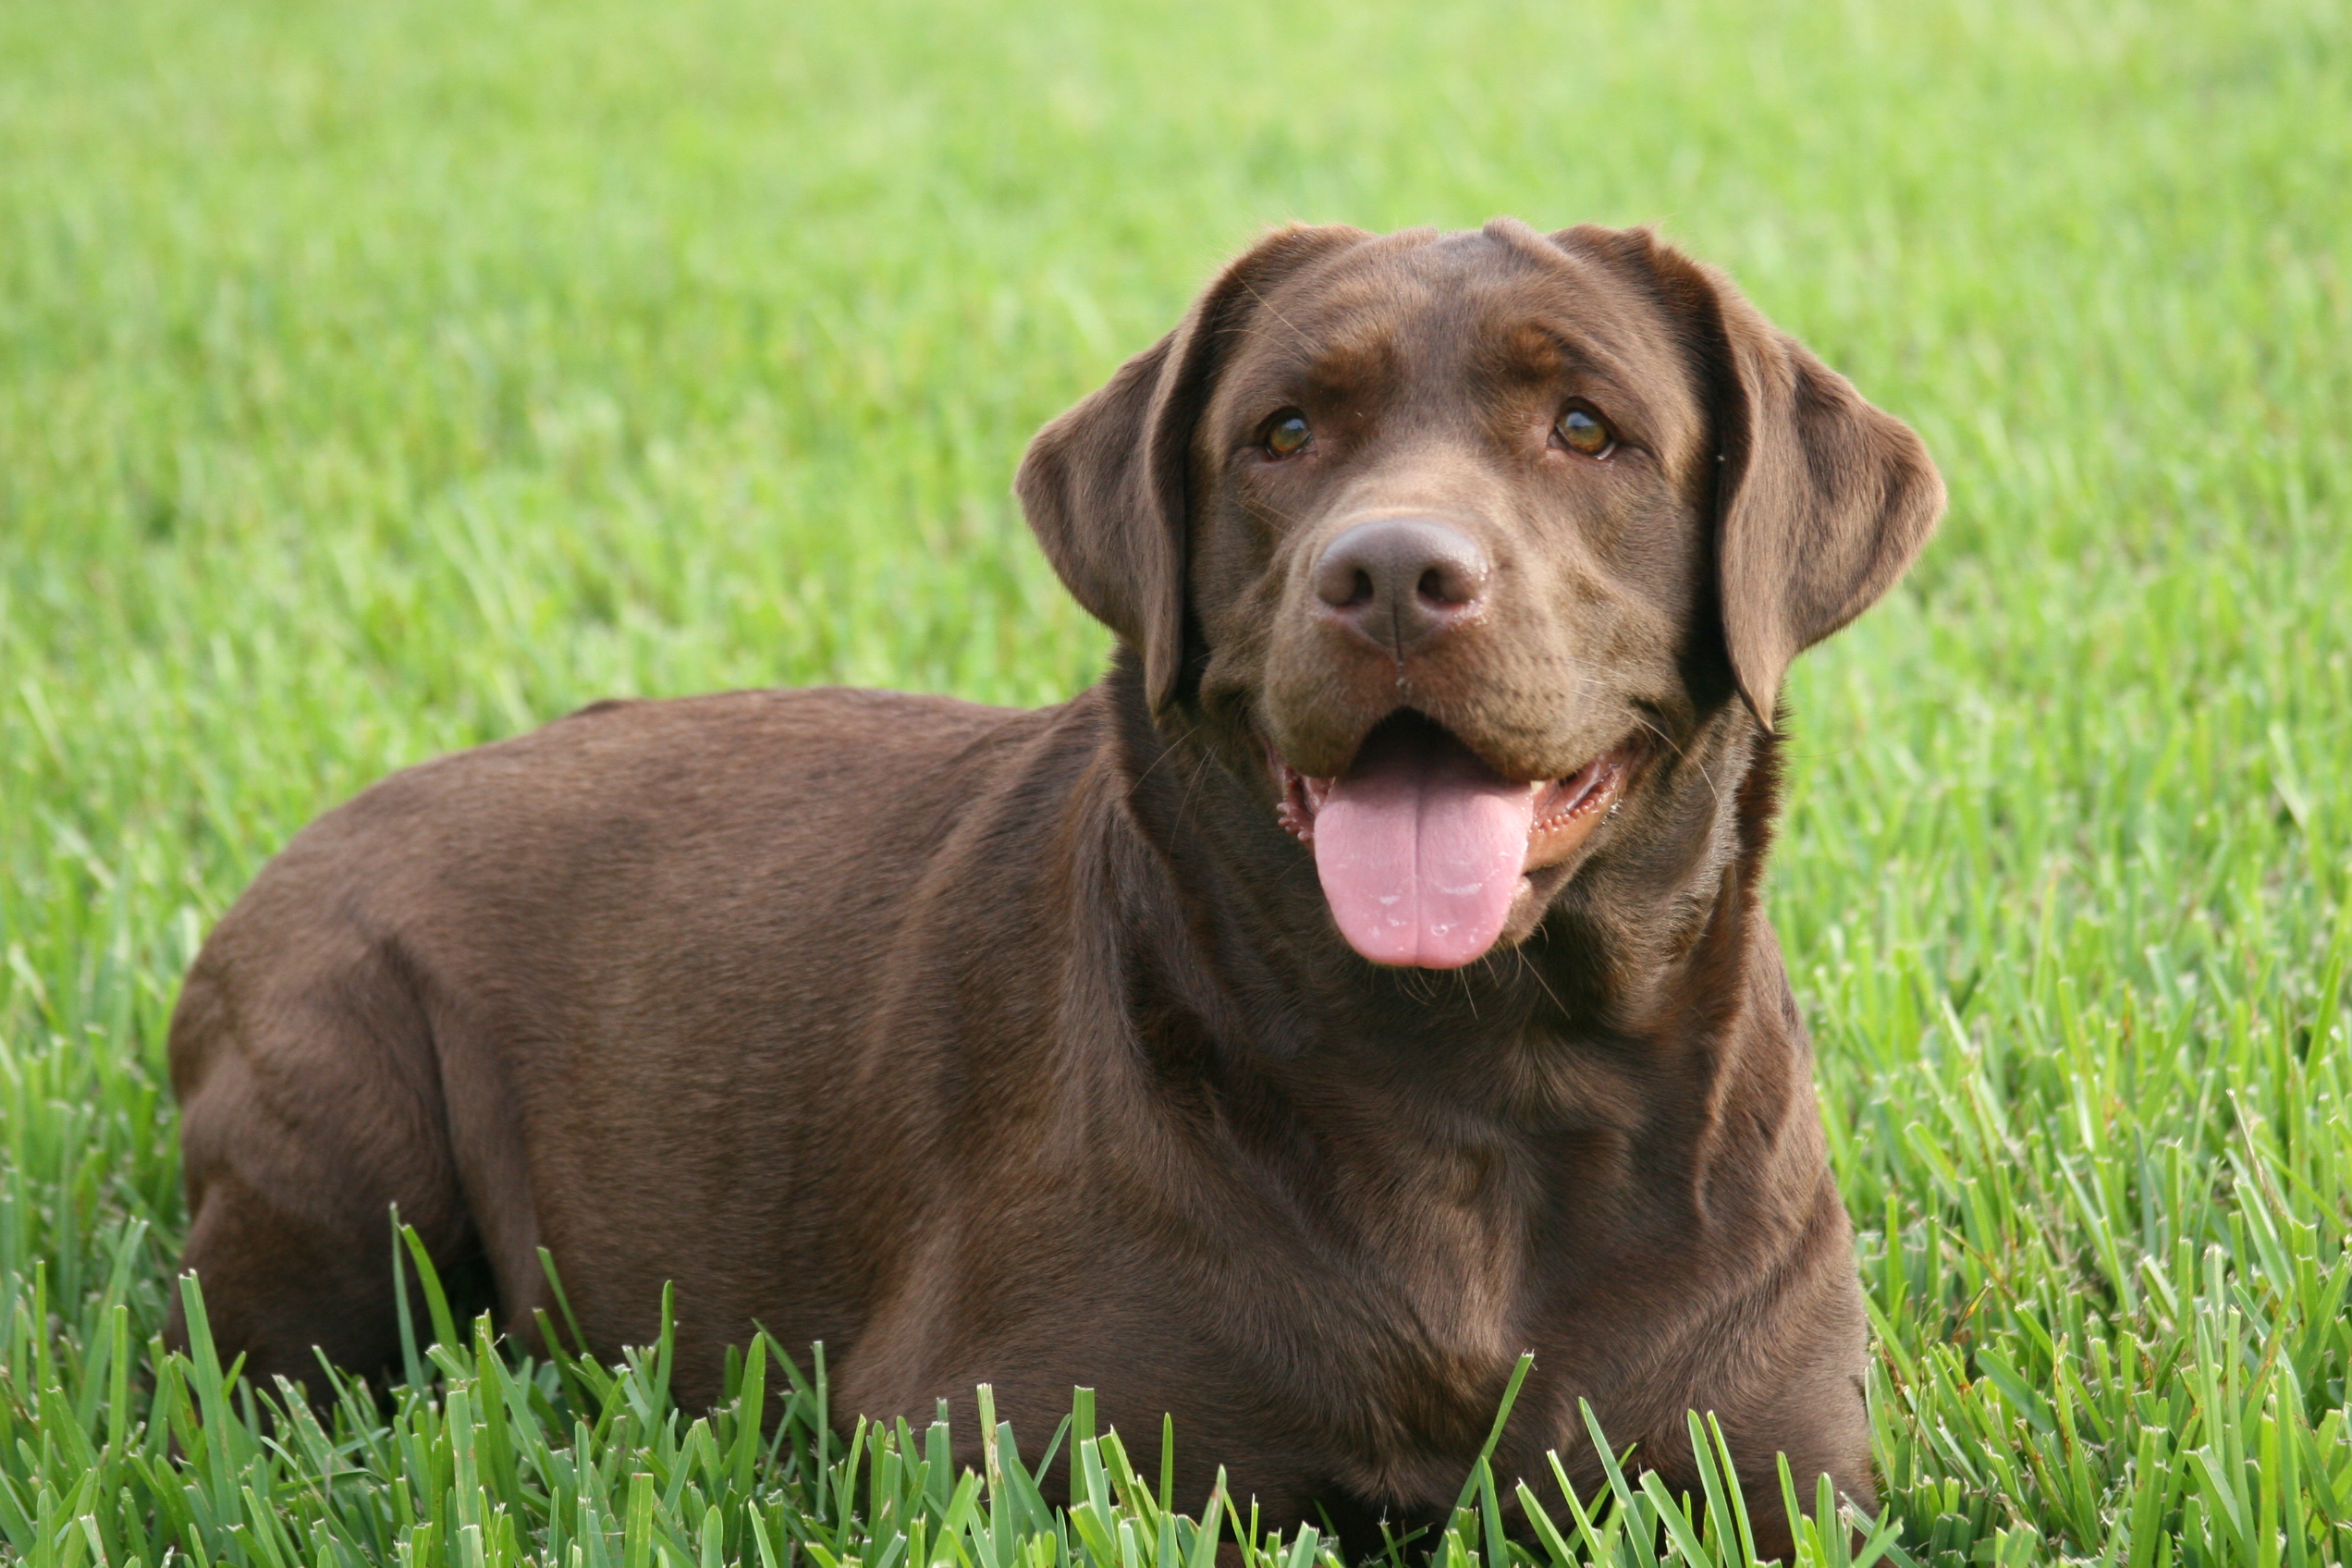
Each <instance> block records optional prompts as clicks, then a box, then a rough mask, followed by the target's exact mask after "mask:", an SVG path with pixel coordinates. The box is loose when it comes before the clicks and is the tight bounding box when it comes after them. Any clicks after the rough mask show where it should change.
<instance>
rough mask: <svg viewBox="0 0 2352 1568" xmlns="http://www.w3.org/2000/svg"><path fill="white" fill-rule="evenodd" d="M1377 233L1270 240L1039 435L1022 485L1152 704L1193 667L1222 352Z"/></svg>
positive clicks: (1052, 555) (1033, 522) (1043, 532)
mask: <svg viewBox="0 0 2352 1568" xmlns="http://www.w3.org/2000/svg"><path fill="white" fill-rule="evenodd" d="M1366 238H1368V236H1366V234H1365V233H1364V231H1363V230H1361V229H1355V228H1344V227H1336V226H1334V227H1292V228H1285V229H1280V230H1278V231H1276V232H1275V233H1273V234H1271V235H1269V236H1268V237H1267V238H1266V239H1263V240H1261V241H1260V242H1259V243H1258V245H1257V246H1256V249H1254V250H1252V251H1249V252H1248V253H1247V254H1246V255H1244V256H1243V257H1242V258H1241V259H1240V260H1239V261H1236V262H1234V263H1232V264H1231V265H1230V266H1228V267H1227V268H1226V269H1225V271H1224V273H1223V274H1222V275H1221V276H1219V278H1218V279H1217V281H1216V282H1215V283H1212V284H1211V285H1209V287H1208V288H1207V292H1205V293H1203V294H1202V295H1201V297H1200V298H1199V299H1198V300H1195V301H1194V303H1193V308H1192V309H1191V310H1190V311H1188V312H1185V316H1184V319H1183V321H1182V323H1180V324H1179V325H1177V328H1176V330H1175V331H1173V332H1171V333H1170V334H1169V335H1168V336H1167V337H1163V338H1161V339H1160V340H1159V341H1158V342H1157V343H1155V344H1153V345H1152V346H1151V347H1150V348H1148V349H1145V350H1144V351H1143V352H1142V353H1140V354H1138V355H1136V356H1135V357H1134V358H1133V359H1132V360H1129V361H1127V362H1126V363H1125V364H1123V365H1121V366H1120V367H1119V372H1118V374H1115V375H1113V376H1112V377H1111V378H1110V381H1109V384H1108V385H1107V386H1104V387H1103V388H1102V389H1101V390H1100V391H1097V392H1096V393H1094V394H1092V395H1091V396H1089V397H1087V398H1085V399H1084V401H1082V402H1081V403H1079V404H1078V406H1077V407H1076V408H1073V409H1072V410H1070V411H1069V412H1068V413H1065V414H1063V415H1062V416H1061V417H1060V419H1057V420H1055V421H1054V422H1053V423H1050V424H1048V425H1047V426H1046V427H1045V429H1043V430H1041V431H1039V432H1038V433H1037V435H1036V438H1035V440H1033V441H1031V442H1030V443H1029V450H1028V453H1027V454H1026V455H1025V456H1023V458H1022V459H1021V472H1019V474H1018V475H1016V476H1015V478H1014V480H1013V490H1014V493H1015V494H1017V495H1018V496H1020V497H1021V509H1022V511H1023V513H1025V514H1026V515H1027V516H1028V519H1029V526H1030V528H1031V529H1032V530H1034V531H1035V533H1036V535H1037V541H1038V543H1039V544H1041V545H1044V546H1045V550H1046V558H1047V560H1049V561H1051V562H1052V563H1053V569H1054V571H1055V572H1056V574H1058V575H1059V576H1060V578H1061V581H1062V583H1063V585H1064V586H1066V587H1067V588H1068V589H1069V590H1070V592H1071V594H1072V596H1073V597H1075V598H1076V599H1077V601H1078V602H1079V603H1080V604H1081V605H1083V606H1085V608H1086V612H1087V613H1088V614H1089V615H1092V616H1093V617H1094V618H1095V619H1096V620H1099V621H1101V622H1102V623H1103V624H1104V625H1105V626H1108V627H1109V628H1110V629H1111V630H1112V631H1115V632H1117V633H1118V634H1119V636H1120V638H1121V641H1123V642H1125V643H1127V644H1128V645H1129V646H1130V647H1132V648H1133V649H1134V650H1135V651H1136V652H1138V653H1139V654H1141V655H1143V660H1144V690H1145V695H1146V697H1147V698H1148V699H1149V701H1150V703H1151V706H1152V711H1153V712H1155V713H1157V712H1158V711H1159V710H1160V709H1161V708H1163V707H1165V706H1167V704H1168V703H1169V702H1170V699H1171V698H1173V697H1174V695H1175V693H1176V688H1177V684H1178V680H1179V679H1180V677H1181V676H1182V672H1183V668H1184V619H1185V618H1184V576H1185V555H1186V552H1185V531H1186V523H1187V521H1188V518H1189V512H1188V507H1189V497H1188V496H1187V495H1186V489H1187V484H1186V477H1187V475H1186V471H1187V470H1188V469H1189V467H1190V466H1191V456H1192V443H1193V426H1194V423H1196V422H1197V421H1198V420H1199V418H1200V414H1201V410H1202V409H1204V408H1205V407H1207V402H1208V396H1209V392H1210V389H1211V388H1212V387H1213V386H1215V384H1216V378H1217V372H1218V369H1219V364H1220V363H1221V361H1222V358H1223V354H1224V350H1225V349H1226V348H1227V346H1228V345H1229V344H1230V343H1231V341H1232V338H1233V335H1234V334H1235V333H1236V332H1238V331H1239V330H1240V329H1241V327H1242V326H1243V325H1244V324H1245V323H1246V322H1247V321H1248V319H1249V317H1250V315H1251V314H1252V313H1253V312H1255V311H1256V308H1257V304H1258V300H1259V299H1260V297H1261V296H1262V295H1263V294H1264V293H1265V292H1266V290H1267V289H1268V288H1271V287H1272V286H1273V285H1274V284H1276V283H1278V282H1279V281H1280V279H1281V278H1282V277H1283V276H1285V275H1287V274H1289V273H1291V272H1293V271H1295V270H1296V269H1297V268H1299V267H1300V266H1302V265H1304V264H1305V263H1307V262H1309V261H1312V260H1314V259H1315V258H1317V257H1318V256H1322V255H1326V254H1329V253H1330V252H1333V251H1339V250H1342V249H1345V248H1346V247H1348V246H1350V245H1354V244H1355V243H1356V242H1357V241H1359V240H1362V239H1366Z"/></svg>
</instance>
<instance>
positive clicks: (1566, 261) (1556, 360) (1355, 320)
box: [1231, 230, 1677, 386]
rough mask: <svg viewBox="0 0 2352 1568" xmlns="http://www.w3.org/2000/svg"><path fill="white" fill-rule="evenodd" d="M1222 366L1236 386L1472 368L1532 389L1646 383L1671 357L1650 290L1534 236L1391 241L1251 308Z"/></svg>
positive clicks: (1283, 285)
mask: <svg viewBox="0 0 2352 1568" xmlns="http://www.w3.org/2000/svg"><path fill="white" fill-rule="evenodd" d="M1256 306H1257V308H1256V310H1255V311H1254V312H1252V313H1251V316H1250V318H1249V322H1248V325H1247V326H1246V327H1245V329H1244V331H1243V343H1242V344H1241V345H1240V346H1239V347H1238V349H1237V351H1236V352H1235V355H1234V357H1233V360H1232V361H1231V363H1232V364H1233V365H1234V368H1235V369H1236V370H1238V371H1241V372H1242V373H1243V376H1244V378H1252V377H1266V378H1271V379H1278V380H1285V381H1296V382H1304V383H1308V384H1316V385H1327V386H1347V385H1351V384H1356V383H1360V382H1362V381H1363V380H1365V379H1366V378H1368V377H1371V376H1373V375H1378V374H1390V375H1393V374H1399V373H1402V372H1405V371H1407V370H1409V369H1411V368H1415V367H1419V368H1433V367H1435V366H1436V365H1439V364H1441V363H1458V362H1461V361H1464V360H1465V359H1467V360H1475V361H1477V362H1479V363H1480V365H1481V368H1482V369H1485V370H1488V371H1489V372H1496V373H1501V374H1505V375H1509V374H1513V373H1517V374H1526V375H1530V376H1537V377H1543V376H1549V375H1550V374H1556V373H1557V372H1558V371H1559V370H1560V369H1561V368H1562V366H1563V364H1565V363H1567V362H1572V361H1584V362H1586V363H1589V364H1593V365H1595V366H1596V367H1598V368H1600V369H1603V370H1605V371H1607V372H1610V373H1611V374H1613V375H1615V376H1618V377H1623V378H1625V379H1629V380H1631V379H1651V378H1654V377H1655V376H1657V375H1658V374H1660V372H1662V371H1668V370H1669V369H1670V368H1671V365H1672V361H1675V360H1676V358H1677V353H1676V339H1675V335H1674V333H1673V330H1672V325H1671V323H1670V322H1669V321H1668V320H1667V317H1666V314H1665V312H1664V311H1663V310H1662V309H1661V307H1660V305H1659V303H1658V301H1657V300H1656V299H1655V298H1654V297H1653V296H1652V295H1651V294H1650V293H1649V291H1648V290H1646V289H1643V288H1638V287H1636V286H1635V284H1634V283H1632V282H1631V281H1629V280H1628V279H1627V278H1626V277H1625V276H1623V275H1622V274H1621V273H1619V272H1617V271H1616V270H1614V269H1613V268H1611V267H1610V266H1609V265H1607V264H1606V263H1602V262H1600V261H1599V260H1596V259H1594V258H1592V257H1588V256H1585V255H1580V254H1577V253H1575V252H1574V251H1568V250H1564V249H1562V247H1560V246H1557V245H1554V244H1553V243H1551V242H1550V240H1548V239H1543V238H1542V237H1541V236H1538V235H1534V234H1532V233H1530V234H1528V235H1526V236H1524V237H1521V236H1516V235H1508V234H1503V235H1499V234H1497V233H1495V232H1493V231H1492V230H1469V231H1465V232H1462V233H1455V234H1444V235H1430V234H1427V232H1426V231H1425V232H1423V233H1419V234H1402V235H1390V236H1387V237H1385V238H1384V239H1377V240H1373V241H1371V242H1369V243H1367V244H1365V245H1361V246H1357V247H1354V248H1353V249H1351V250H1349V251H1344V252H1342V253H1341V254H1339V255H1337V256H1333V257H1331V258H1329V260H1327V261H1325V262H1324V263H1321V264H1320V265H1317V266H1311V267H1308V268H1305V269H1302V270H1301V271H1300V272H1298V273H1296V274H1294V275H1292V276H1289V277H1286V278H1284V279H1282V280H1281V281H1280V283H1279V284H1278V285H1276V286H1275V287H1273V288H1269V289H1268V290H1266V291H1265V292H1264V293H1263V294H1261V295H1259V296H1258V297H1257V299H1256Z"/></svg>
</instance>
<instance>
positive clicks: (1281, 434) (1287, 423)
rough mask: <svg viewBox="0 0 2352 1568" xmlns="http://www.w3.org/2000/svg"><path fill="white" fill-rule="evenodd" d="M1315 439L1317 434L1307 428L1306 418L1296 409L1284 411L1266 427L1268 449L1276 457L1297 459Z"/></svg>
mask: <svg viewBox="0 0 2352 1568" xmlns="http://www.w3.org/2000/svg"><path fill="white" fill-rule="evenodd" d="M1314 439H1315V433H1314V432H1313V431H1311V430H1309V429H1307V428H1306V416H1305V414H1303V413H1301V412H1299V411H1298V410H1296V409H1285V410H1282V411H1281V412H1280V413H1279V414H1276V415H1275V416H1274V419H1273V422H1272V423H1269V424H1268V425H1267V427H1266V437H1265V445H1266V449H1267V451H1268V453H1270V454H1271V455H1273V456H1274V457H1278V458H1293V457H1296V456H1297V455H1298V454H1299V453H1301V452H1304V451H1305V450H1306V444H1307V443H1308V442H1309V441H1312V440H1314Z"/></svg>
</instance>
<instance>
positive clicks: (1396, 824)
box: [1315, 728, 1536, 969]
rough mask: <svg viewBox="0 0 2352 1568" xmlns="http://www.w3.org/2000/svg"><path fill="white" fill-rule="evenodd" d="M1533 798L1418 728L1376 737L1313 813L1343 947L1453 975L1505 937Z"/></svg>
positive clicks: (1454, 744) (1319, 866) (1460, 748)
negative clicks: (1504, 924)
mask: <svg viewBox="0 0 2352 1568" xmlns="http://www.w3.org/2000/svg"><path fill="white" fill-rule="evenodd" d="M1535 811H1536V791H1535V790H1533V789H1532V788H1530V787H1529V786H1527V785H1525V784H1513V783H1510V782H1508V781H1506V780H1505V779H1503V778H1500V777H1498V776H1497V775H1496V774H1494V773H1493V772H1492V771H1490V770H1489V769H1488V767H1487V766H1486V765H1485V764H1483V763H1481V762H1480V761H1478V759H1477V758H1476V757H1475V756H1473V755H1472V754H1471V753H1470V750H1469V748H1467V747H1466V746H1464V745H1462V744H1461V743H1460V742H1459V741H1454V740H1452V738H1451V737H1450V736H1445V735H1443V734H1442V733H1440V732H1436V731H1433V730H1431V729H1418V728H1415V729H1403V728H1399V729H1383V730H1379V731H1376V732H1375V733H1374V734H1373V735H1372V736H1371V737H1370V738H1369V739H1367V740H1366V741H1365V745H1364V750H1363V752H1362V753H1360V754H1359V755H1358V756H1357V757H1356V759H1355V765H1354V766H1353V767H1351V768H1350V769H1349V770H1348V772H1347V775H1346V777H1344V778H1338V779H1334V780H1333V781H1332V784H1331V792H1330V793H1329V795H1327V796H1326V797H1324V801H1323V807H1322V809H1321V810H1320V811H1318V812H1317V813H1316V815H1315V869H1316V870H1317V872H1318V873H1320V874H1321V876H1322V878H1323V896H1324V897H1325V898H1326V899H1328V900H1330V904H1331V915H1332V918H1334V919H1336V920H1337V921H1338V922H1339V923H1340V932H1341V935H1342V936H1344V937H1347V939H1348V945H1349V946H1350V947H1352V948H1354V949H1355V950H1356V951H1357V952H1360V953H1362V954H1363V955H1364V956H1365V957H1366V958H1368V959H1370V960H1371V961H1372V962H1375V963H1390V964H1411V965H1415V966H1418V967H1420V968H1423V969H1459V968H1460V967H1461V966H1462V965H1464V964H1465V963H1468V962H1471V961H1472V960H1474V959H1476V958H1478V957H1479V956H1481V955H1482V954H1484V953H1485V952H1486V951H1487V949H1489V948H1491V947H1493V946H1494V944H1495V938H1496V937H1499V936H1501V933H1502V923H1503V921H1504V919H1505V918H1506V917H1507V916H1509V914H1510V913H1511V900H1512V897H1513V895H1514V894H1515V893H1517V892H1518V890H1519V868H1520V866H1521V865H1522V864H1524V863H1525V860H1526V856H1527V832H1528V829H1529V827H1531V826H1532V825H1533V823H1534V820H1535Z"/></svg>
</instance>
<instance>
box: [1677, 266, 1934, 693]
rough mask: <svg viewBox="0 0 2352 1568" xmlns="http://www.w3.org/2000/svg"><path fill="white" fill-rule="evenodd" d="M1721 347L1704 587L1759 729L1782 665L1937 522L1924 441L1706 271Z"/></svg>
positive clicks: (1865, 599) (1874, 586) (1897, 573)
mask: <svg viewBox="0 0 2352 1568" xmlns="http://www.w3.org/2000/svg"><path fill="white" fill-rule="evenodd" d="M1705 271H1706V272H1708V273H1710V274H1712V276H1709V282H1710V283H1712V284H1713V285H1714V288H1715V297H1716V304H1717V308H1718V310H1719V312H1720V319H1721V323H1722V330H1723V337H1724V358H1725V361H1726V362H1725V366H1724V373H1723V374H1722V376H1721V381H1720V382H1719V386H1720V387H1721V394H1720V401H1719V403H1718V405H1717V414H1716V427H1715V428H1716V438H1717V440H1718V441H1719V442H1720V443H1721V452H1722V459H1721V470H1722V473H1721V481H1720V483H1719V487H1718V489H1717V492H1716V496H1717V499H1716V504H1715V582H1716V591H1717V593H1718V594H1719V595H1720V597H1721V602H1722V609H1723V641H1724V643H1725V645H1726V646H1728V647H1729V648H1730V650H1731V655H1732V673H1733V677H1734V678H1735V679H1737V680H1738V681H1739V689H1740V695H1741V696H1742V697H1745V698H1746V700H1747V705H1748V709H1749V711H1750V712H1752V713H1754V714H1755V715H1756V717H1757V719H1758V722H1760V723H1761V724H1762V725H1763V726H1764V728H1765V729H1771V728H1772V712H1773V707H1774V705H1775V704H1776V703H1777V702H1778V700H1779V697H1780V691H1781V677H1782V673H1783V672H1785V671H1786V670H1787V668H1788V665H1789V661H1790V660H1791V659H1793V658H1795V656H1796V655H1799V654H1801V653H1803V652H1804V651H1805V650H1806V649H1807V648H1809V647H1811V646H1812V645H1813V644H1814V643H1819V641H1821V639H1823V638H1824V637H1827V636H1829V635H1830V634H1831V632H1833V631H1837V630H1838V629H1839V628H1841V627H1843V626H1844V625H1845V624H1846V623H1847V622H1848V621H1850V620H1852V619H1854V618H1855V617H1856V616H1857V615H1860V614H1861V613H1862V612H1863V611H1864V610H1866V609H1868V608H1869V607H1870V606H1872V605H1873V604H1876V603H1877V602H1878V599H1879V596H1880V594H1884V593H1885V592H1886V591H1887V590H1888V589H1889V588H1892V587H1893V586H1894V582H1895V579H1896V578H1899V577H1901V576H1902V575H1903V573H1904V572H1905V570H1907V569H1908V568H1909V567H1910V565H1911V563H1912V562H1913V561H1914V560H1916V559H1917V558H1918V554H1919V547H1920V546H1921V545H1925V544H1926V543H1927V542H1928V534H1929V533H1930V532H1932V531H1933V530H1934V528H1935V524H1936V519H1937V518H1939V517H1941V516H1942V513H1943V480H1942V477H1941V476H1940V475H1938V474H1937V472H1936V470H1935V464H1934V462H1933V461H1931V460H1930V459H1929V457H1928V448H1927V444H1926V443H1925V442H1923V441H1921V440H1920V439H1919V437H1918V435H1917V434H1916V433H1915V432H1914V431H1913V430H1912V429H1911V427H1910V426H1909V425H1907V424H1905V423H1903V422H1902V421H1901V420H1899V419H1896V418H1895V417H1894V416H1893V414H1889V413H1885V412H1882V411H1880V410H1878V409H1874V408H1872V407H1871V406H1870V405H1869V404H1868V403H1866V402H1864V401H1863V400H1862V395H1861V394H1860V393H1858V392H1856V391H1855V389H1854V386H1853V384H1852V383H1850V382H1848V381H1847V380H1846V379H1845V377H1844V376H1842V375H1840V374H1837V372H1835V371H1833V370H1831V369H1830V368H1829V366H1827V365H1825V364H1823V363H1822V362H1821V361H1819V360H1817V359H1815V358H1814V357H1813V355H1812V352H1811V351H1810V350H1809V349H1807V348H1806V347H1805V346H1804V345H1803V344H1802V343H1799V342H1798V341H1797V340H1796V339H1795V338H1794V337H1790V336H1788V334H1786V333H1784V332H1780V331H1776V330H1774V328H1773V327H1772V325H1771V324H1770V323H1769V322H1767V321H1766V320H1765V319H1764V318H1763V316H1761V315H1760V314H1758V312H1757V310H1756V307H1755V306H1753V305H1750V304H1749V303H1748V302H1747V301H1746V300H1744V299H1742V298H1741V297H1740V294H1739V292H1738V290H1737V289H1735V288H1733V287H1732V283H1731V280H1730V279H1729V278H1727V277H1724V276H1722V275H1721V274H1720V273H1714V272H1713V269H1711V268H1709V269H1705Z"/></svg>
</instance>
